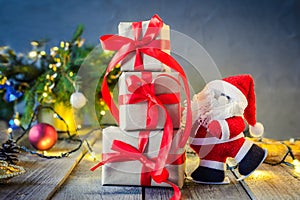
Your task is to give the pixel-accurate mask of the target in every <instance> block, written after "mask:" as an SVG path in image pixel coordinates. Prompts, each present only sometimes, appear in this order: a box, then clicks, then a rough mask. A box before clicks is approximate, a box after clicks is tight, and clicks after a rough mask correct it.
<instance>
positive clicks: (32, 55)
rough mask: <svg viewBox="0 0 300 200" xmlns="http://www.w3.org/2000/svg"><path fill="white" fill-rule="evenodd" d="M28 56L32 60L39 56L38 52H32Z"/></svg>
mask: <svg viewBox="0 0 300 200" xmlns="http://www.w3.org/2000/svg"><path fill="white" fill-rule="evenodd" d="M28 56H29V57H30V58H34V57H36V56H37V52H36V51H30V52H29V54H28Z"/></svg>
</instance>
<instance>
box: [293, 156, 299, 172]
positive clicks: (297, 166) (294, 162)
mask: <svg viewBox="0 0 300 200" xmlns="http://www.w3.org/2000/svg"><path fill="white" fill-rule="evenodd" d="M293 165H294V168H295V172H296V173H299V174H300V161H299V160H297V159H295V160H293Z"/></svg>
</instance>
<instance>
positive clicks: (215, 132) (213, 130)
mask: <svg viewBox="0 0 300 200" xmlns="http://www.w3.org/2000/svg"><path fill="white" fill-rule="evenodd" d="M208 132H209V133H210V134H211V135H212V136H214V137H216V138H221V135H222V127H221V125H220V123H219V122H218V121H217V120H212V121H211V122H209V124H208Z"/></svg>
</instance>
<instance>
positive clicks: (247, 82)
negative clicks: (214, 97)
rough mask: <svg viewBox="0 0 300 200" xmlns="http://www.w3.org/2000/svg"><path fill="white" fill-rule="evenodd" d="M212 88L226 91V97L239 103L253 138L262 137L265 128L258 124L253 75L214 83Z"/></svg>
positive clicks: (231, 77)
mask: <svg viewBox="0 0 300 200" xmlns="http://www.w3.org/2000/svg"><path fill="white" fill-rule="evenodd" d="M213 82H215V83H213V84H212V85H211V86H210V87H213V88H215V89H219V90H220V91H224V92H225V94H226V95H228V96H230V97H231V98H233V99H234V100H235V101H237V102H239V103H240V104H241V105H242V107H244V108H245V110H244V118H245V120H246V121H247V122H248V124H249V131H250V133H251V135H253V136H257V137H258V136H261V135H262V134H263V132H264V127H263V125H262V124H261V123H259V122H256V101H255V91H254V81H253V78H252V76H251V75H249V74H242V75H236V76H230V77H227V78H223V79H222V80H219V81H213Z"/></svg>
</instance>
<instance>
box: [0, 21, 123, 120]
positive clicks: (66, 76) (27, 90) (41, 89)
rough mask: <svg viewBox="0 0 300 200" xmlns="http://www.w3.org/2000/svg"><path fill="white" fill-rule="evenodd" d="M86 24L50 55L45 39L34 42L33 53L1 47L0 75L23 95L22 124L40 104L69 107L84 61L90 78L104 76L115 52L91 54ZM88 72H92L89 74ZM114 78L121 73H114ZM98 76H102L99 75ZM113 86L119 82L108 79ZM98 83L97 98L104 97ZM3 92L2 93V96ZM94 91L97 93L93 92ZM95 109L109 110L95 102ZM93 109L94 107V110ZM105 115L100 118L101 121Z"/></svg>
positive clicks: (86, 86)
mask: <svg viewBox="0 0 300 200" xmlns="http://www.w3.org/2000/svg"><path fill="white" fill-rule="evenodd" d="M83 30H84V28H83V25H79V26H78V27H77V29H76V30H75V32H74V34H73V36H72V38H71V40H70V41H62V42H61V43H60V44H59V45H58V46H57V47H52V48H50V51H49V53H46V51H44V49H45V44H46V42H47V41H46V40H41V41H32V42H31V45H32V47H33V48H32V51H30V52H28V53H26V54H17V53H15V52H14V51H13V50H12V49H10V48H9V47H0V75H3V76H4V77H6V78H7V80H10V81H13V82H14V84H15V85H16V88H18V89H19V90H21V91H22V92H24V96H23V100H24V101H25V105H26V106H25V108H24V112H23V114H22V123H26V124H27V123H28V122H29V120H30V118H31V116H32V114H33V113H32V112H33V110H34V107H35V106H36V105H38V104H42V105H43V104H47V105H48V104H55V103H61V102H63V103H64V104H65V105H67V106H69V105H70V96H71V94H72V93H73V92H74V91H75V90H76V89H77V87H79V86H78V83H80V82H79V81H78V79H79V77H77V72H78V70H79V68H80V66H81V65H82V64H83V62H84V61H85V60H86V59H87V58H88V59H89V62H88V65H89V67H91V69H94V70H91V74H89V76H88V77H89V78H90V79H93V78H95V77H96V76H95V74H92V72H95V70H96V71H97V72H98V73H101V74H102V77H103V73H104V72H105V69H106V67H107V64H108V62H109V60H110V59H111V56H112V53H107V52H103V51H101V52H97V53H91V52H92V51H93V49H94V48H95V46H92V45H86V44H84V39H82V38H81V37H82V34H83ZM87 73H89V72H87ZM112 73H113V74H114V75H115V77H114V78H115V79H116V78H118V76H117V74H118V73H119V72H116V71H115V72H112ZM98 77H99V76H98ZM109 81H110V83H109V85H110V86H111V87H113V85H115V84H116V80H113V81H111V80H109ZM89 82H90V81H89V80H84V82H83V83H81V84H83V85H82V87H84V88H89V87H88V85H84V84H89ZM101 83H102V79H101V80H100V81H99V84H98V87H97V91H96V94H95V95H96V96H97V97H96V98H98V99H100V98H101V91H100V85H101ZM1 92H2V93H3V91H0V95H1ZM92 92H95V91H92ZM95 107H96V109H99V113H100V111H101V110H103V109H106V110H107V107H106V106H105V105H103V103H102V104H101V105H100V101H96V105H95ZM95 107H94V108H95ZM101 117H102V115H99V116H98V119H99V120H100V119H101Z"/></svg>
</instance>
